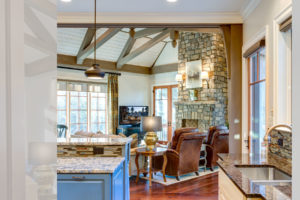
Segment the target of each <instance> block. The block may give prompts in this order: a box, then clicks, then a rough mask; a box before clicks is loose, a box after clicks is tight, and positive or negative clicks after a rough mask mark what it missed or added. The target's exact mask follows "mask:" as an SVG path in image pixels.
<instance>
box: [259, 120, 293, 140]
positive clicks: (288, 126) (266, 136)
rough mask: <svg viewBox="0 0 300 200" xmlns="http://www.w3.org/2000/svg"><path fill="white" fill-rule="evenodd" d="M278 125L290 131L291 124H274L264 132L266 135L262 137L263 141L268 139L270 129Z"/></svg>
mask: <svg viewBox="0 0 300 200" xmlns="http://www.w3.org/2000/svg"><path fill="white" fill-rule="evenodd" d="M278 127H285V128H288V129H289V130H290V131H292V126H291V125H287V124H277V125H274V126H272V127H271V128H268V130H267V132H266V135H265V137H264V141H268V137H269V134H270V132H271V131H272V130H274V129H275V128H278Z"/></svg>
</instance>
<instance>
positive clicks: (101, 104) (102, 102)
mask: <svg viewBox="0 0 300 200" xmlns="http://www.w3.org/2000/svg"><path fill="white" fill-rule="evenodd" d="M98 104H99V105H98V109H100V110H105V106H106V105H105V98H99V99H98Z"/></svg>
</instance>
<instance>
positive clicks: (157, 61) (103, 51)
mask: <svg viewBox="0 0 300 200" xmlns="http://www.w3.org/2000/svg"><path fill="white" fill-rule="evenodd" d="M106 30H107V29H106V28H101V29H98V30H97V38H98V37H100V36H101V35H102V34H103V33H104V32H105V31H106ZM139 30H141V29H136V31H139ZM86 31H87V29H86V28H58V32H57V53H58V54H64V55H70V56H76V55H77V53H78V50H79V48H80V45H81V42H82V40H83V38H84V36H85V33H86ZM128 31H129V29H128V28H123V29H122V31H119V32H118V33H117V34H116V35H115V36H113V37H112V38H111V39H110V40H108V41H107V42H105V43H104V44H103V45H102V46H100V47H99V48H98V49H97V52H96V55H97V59H98V60H105V61H111V62H117V60H118V58H119V56H120V54H121V52H122V50H123V48H124V46H125V44H126V42H127V40H128V38H129V33H128ZM153 37H154V34H153V35H150V36H147V37H142V38H139V39H137V40H136V42H135V44H134V46H133V48H132V50H131V52H132V51H134V50H135V49H137V48H139V47H140V46H142V45H143V44H145V43H146V42H148V41H149V40H151V38H153ZM168 41H170V38H169V37H168V38H166V39H165V40H164V41H161V42H159V43H157V44H156V45H154V46H153V47H151V48H149V49H148V50H146V51H145V52H143V53H142V54H140V55H139V56H137V57H135V58H134V59H132V60H130V61H129V62H128V63H127V64H131V65H138V66H144V67H152V66H159V65H164V64H173V63H178V52H177V48H173V47H172V45H171V43H170V42H168ZM88 58H93V53H92V54H91V55H89V56H88Z"/></svg>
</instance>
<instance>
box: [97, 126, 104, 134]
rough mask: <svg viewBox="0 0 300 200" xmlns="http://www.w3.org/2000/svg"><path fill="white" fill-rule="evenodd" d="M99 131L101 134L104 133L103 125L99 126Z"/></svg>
mask: <svg viewBox="0 0 300 200" xmlns="http://www.w3.org/2000/svg"><path fill="white" fill-rule="evenodd" d="M99 130H100V131H101V132H102V133H105V124H99V129H98V131H99Z"/></svg>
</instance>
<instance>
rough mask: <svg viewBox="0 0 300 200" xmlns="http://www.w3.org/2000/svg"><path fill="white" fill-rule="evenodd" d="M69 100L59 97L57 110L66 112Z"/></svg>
mask: <svg viewBox="0 0 300 200" xmlns="http://www.w3.org/2000/svg"><path fill="white" fill-rule="evenodd" d="M66 106H67V98H66V96H57V109H58V110H66Z"/></svg>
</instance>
